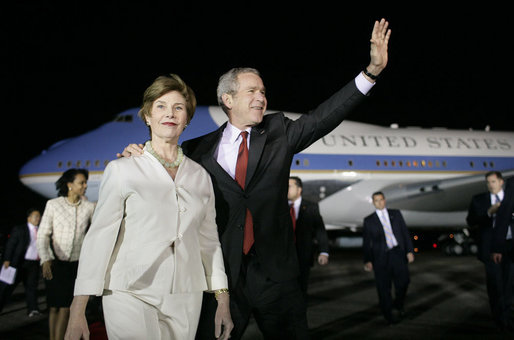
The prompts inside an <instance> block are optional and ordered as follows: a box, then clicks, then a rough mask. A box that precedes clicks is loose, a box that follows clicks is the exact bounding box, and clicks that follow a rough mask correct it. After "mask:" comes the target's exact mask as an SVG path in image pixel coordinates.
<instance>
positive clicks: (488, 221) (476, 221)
mask: <svg viewBox="0 0 514 340" xmlns="http://www.w3.org/2000/svg"><path fill="white" fill-rule="evenodd" d="M490 207H491V194H490V193H489V192H485V193H481V194H478V195H475V196H473V198H472V199H471V203H470V204H469V209H468V216H467V217H466V221H467V223H468V226H469V227H470V228H477V227H478V234H477V244H478V253H477V257H478V259H479V260H480V261H482V262H485V261H487V260H489V259H490V258H491V245H492V242H493V219H492V218H491V217H490V216H489V215H488V214H487V210H488V209H489V208H490Z"/></svg>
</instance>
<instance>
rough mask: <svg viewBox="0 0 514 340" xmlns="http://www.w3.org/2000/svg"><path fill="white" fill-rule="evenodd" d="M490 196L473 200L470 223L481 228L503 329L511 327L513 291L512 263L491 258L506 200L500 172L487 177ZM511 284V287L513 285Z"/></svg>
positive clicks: (482, 256)
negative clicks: (502, 203)
mask: <svg viewBox="0 0 514 340" xmlns="http://www.w3.org/2000/svg"><path fill="white" fill-rule="evenodd" d="M485 180H486V182H487V190H488V192H485V193H481V194H478V195H475V196H473V198H472V200H471V203H470V205H469V209H468V216H467V218H466V221H467V223H468V226H469V227H471V228H476V227H478V234H477V243H478V254H477V256H478V259H479V260H480V261H482V262H483V263H484V267H485V277H486V287H487V295H488V297H489V305H490V307H491V313H492V315H493V319H494V322H495V323H496V325H497V326H498V327H499V328H500V329H505V328H506V327H510V326H509V319H510V305H511V301H512V289H506V286H504V285H505V284H507V285H509V286H511V285H512V271H513V268H512V263H511V261H509V260H508V259H506V260H504V261H502V262H501V263H494V261H493V259H492V258H491V248H492V243H493V231H494V225H493V223H495V220H496V213H497V211H498V208H499V207H500V203H501V202H502V200H503V198H504V192H503V177H502V174H501V173H500V172H498V171H490V172H488V173H486V175H485ZM509 282H510V284H509Z"/></svg>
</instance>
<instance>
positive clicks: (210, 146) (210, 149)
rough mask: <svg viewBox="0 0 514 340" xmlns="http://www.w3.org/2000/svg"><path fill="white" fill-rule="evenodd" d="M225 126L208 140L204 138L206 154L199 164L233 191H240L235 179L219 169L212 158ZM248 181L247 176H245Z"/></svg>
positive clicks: (216, 162)
mask: <svg viewBox="0 0 514 340" xmlns="http://www.w3.org/2000/svg"><path fill="white" fill-rule="evenodd" d="M226 126H227V123H225V124H223V125H222V126H220V128H219V129H218V130H217V132H216V133H213V134H212V135H210V136H209V138H205V139H204V140H203V143H204V144H205V145H206V150H207V151H206V152H205V153H204V154H203V155H202V158H201V163H202V165H203V166H204V167H205V169H206V170H207V171H208V172H209V173H211V174H213V175H214V177H216V178H217V179H218V180H220V181H222V182H224V183H227V184H228V185H231V186H233V188H234V189H236V190H237V188H239V190H242V189H241V187H240V186H239V185H238V184H237V182H236V181H235V179H233V178H232V177H230V175H229V174H228V173H227V172H226V171H225V169H223V168H222V167H221V165H220V164H219V163H218V161H217V160H216V158H214V154H215V152H216V148H217V147H218V144H219V142H220V139H221V137H222V135H223V130H224V129H225V127H226ZM247 179H248V176H247ZM247 181H248V180H247Z"/></svg>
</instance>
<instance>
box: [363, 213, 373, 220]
mask: <svg viewBox="0 0 514 340" xmlns="http://www.w3.org/2000/svg"><path fill="white" fill-rule="evenodd" d="M374 215H375V213H374V212H373V213H371V214H369V215H368V216H366V217H364V222H366V221H369V220H371V219H372V218H373V217H374Z"/></svg>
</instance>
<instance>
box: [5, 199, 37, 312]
mask: <svg viewBox="0 0 514 340" xmlns="http://www.w3.org/2000/svg"><path fill="white" fill-rule="evenodd" d="M40 221H41V213H40V212H39V210H37V209H34V208H31V209H29V210H28V211H27V223H24V224H21V225H18V226H15V227H14V228H13V230H12V232H11V237H9V239H8V240H7V244H6V246H5V254H4V259H3V263H2V266H3V267H4V268H7V267H9V266H11V267H14V268H16V276H15V281H14V283H13V284H11V285H9V284H7V283H5V282H0V312H1V311H2V309H3V307H4V305H5V303H6V302H7V301H8V300H9V298H10V296H11V294H12V292H13V291H14V289H15V288H16V286H17V285H18V283H20V282H21V281H23V286H24V288H25V298H26V303H27V313H28V316H29V317H33V316H36V315H39V314H41V313H40V311H39V308H38V304H37V286H38V283H39V273H40V268H39V257H38V253H37V248H36V234H37V228H38V226H39V222H40Z"/></svg>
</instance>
